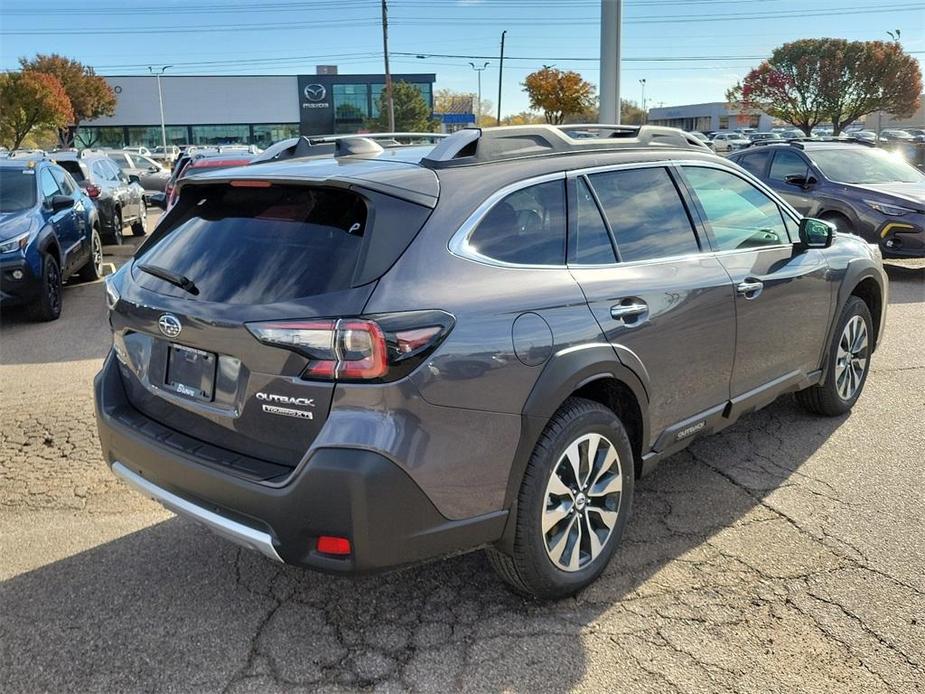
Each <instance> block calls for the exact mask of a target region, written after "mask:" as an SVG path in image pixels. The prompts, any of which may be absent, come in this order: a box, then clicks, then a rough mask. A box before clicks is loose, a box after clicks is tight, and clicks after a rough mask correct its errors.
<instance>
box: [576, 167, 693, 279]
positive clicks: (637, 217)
mask: <svg viewBox="0 0 925 694" xmlns="http://www.w3.org/2000/svg"><path fill="white" fill-rule="evenodd" d="M588 178H589V179H590V180H591V185H592V186H593V187H594V191H595V192H596V193H597V197H598V199H599V200H600V201H601V206H602V207H603V208H604V214H605V215H606V216H607V221H608V222H609V223H610V228H611V229H612V230H613V235H614V238H615V239H616V242H617V250H618V251H619V253H620V260H621V261H624V262H627V261H634V260H651V259H655V258H668V257H672V256H679V255H689V254H691V253H698V252H699V251H700V247H699V245H698V244H697V237H696V236H695V235H694V228H693V226H692V225H691V221H690V218H689V217H688V215H687V210H686V209H685V207H684V203H683V202H681V196H680V194H679V193H678V189H677V188H676V187H675V184H674V182H673V181H672V180H671V176H669V174H668V171H667V170H666V169H664V168H661V167H657V168H647V169H622V170H619V171H606V172H604V173H598V174H592V175H591V176H589V177H588Z"/></svg>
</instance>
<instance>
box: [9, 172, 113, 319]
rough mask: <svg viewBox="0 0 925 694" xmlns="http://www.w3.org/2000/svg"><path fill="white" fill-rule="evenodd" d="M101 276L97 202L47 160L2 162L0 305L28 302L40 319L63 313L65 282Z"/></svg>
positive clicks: (32, 313) (54, 317) (53, 317)
mask: <svg viewBox="0 0 925 694" xmlns="http://www.w3.org/2000/svg"><path fill="white" fill-rule="evenodd" d="M74 273H77V274H78V275H79V276H80V278H81V279H82V280H86V281H91V280H96V279H99V278H100V277H102V275H103V246H102V243H101V242H100V234H99V218H98V215H97V210H96V206H95V205H94V204H93V200H91V199H90V197H89V196H88V195H87V194H86V193H84V191H83V190H82V189H81V188H80V186H78V185H77V183H75V182H74V179H73V178H71V176H70V174H68V173H67V172H66V171H65V170H64V169H62V168H61V167H60V166H58V165H57V164H54V163H53V162H51V161H48V160H45V159H26V160H23V159H9V160H5V161H0V306H2V307H3V308H6V307H8V306H14V305H26V306H27V307H28V310H29V312H30V313H31V315H32V317H34V318H35V319H37V320H45V321H48V320H55V319H56V318H58V316H60V315H61V284H62V282H64V280H66V279H67V278H68V277H69V276H71V275H72V274H74Z"/></svg>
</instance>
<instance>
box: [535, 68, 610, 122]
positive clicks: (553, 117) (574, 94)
mask: <svg viewBox="0 0 925 694" xmlns="http://www.w3.org/2000/svg"><path fill="white" fill-rule="evenodd" d="M522 86H523V88H524V91H525V92H527V96H529V97H530V108H532V109H534V110H536V111H542V112H543V115H544V116H545V118H546V122H547V123H551V124H553V125H558V124H560V123H562V122H564V121H565V119H566V118H567V117H568V116H571V115H577V114H583V113H587V112H588V111H590V110H591V109H592V108H593V107H594V85H593V84H591V83H590V82H588V81H586V80H584V79H583V78H582V76H581V75H579V74H578V73H577V72H573V71H572V70H558V69H556V68H554V67H549V66H544V67H543V68H542V69H541V70H537V71H536V72H531V73H530V74H529V75H527V77H526V79H524V81H523V85H522Z"/></svg>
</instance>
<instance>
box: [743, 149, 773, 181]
mask: <svg viewBox="0 0 925 694" xmlns="http://www.w3.org/2000/svg"><path fill="white" fill-rule="evenodd" d="M770 153H771V152H770V151H769V150H767V149H763V150H759V151H757V152H752V153H751V154H746V155H745V156H742V157H739V158H738V159H736V163H737V164H738V165H739V166H741V167H742V168H743V169H745V170H746V171H748V172H749V173H751V174H754V175H755V176H758V177H759V178H760V177H762V176H763V175H764V169H765V167H766V166H767V165H768V155H769V154H770Z"/></svg>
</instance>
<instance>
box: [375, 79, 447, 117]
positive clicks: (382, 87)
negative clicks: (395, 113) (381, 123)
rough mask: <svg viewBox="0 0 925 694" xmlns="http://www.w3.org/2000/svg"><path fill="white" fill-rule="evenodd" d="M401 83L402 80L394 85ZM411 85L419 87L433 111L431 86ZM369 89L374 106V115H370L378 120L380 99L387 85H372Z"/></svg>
mask: <svg viewBox="0 0 925 694" xmlns="http://www.w3.org/2000/svg"><path fill="white" fill-rule="evenodd" d="M399 81H401V80H396V82H394V83H393V84H395V83H397V82H399ZM410 84H411V86H413V87H417V90H418V91H419V92H421V96H423V97H424V101H425V102H427V106H428V107H429V108H431V109H433V107H434V100H433V94H432V89H431V85H430V84H425V83H422V82H411V83H410ZM369 88H370V97H371V99H370V101H371V104H372V108H371V111H372V113H371V114H370V115H371V117H372V118H378V117H379V98H380V96H381V95H382V92H384V91H385V85H384V84H371V85H369Z"/></svg>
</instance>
